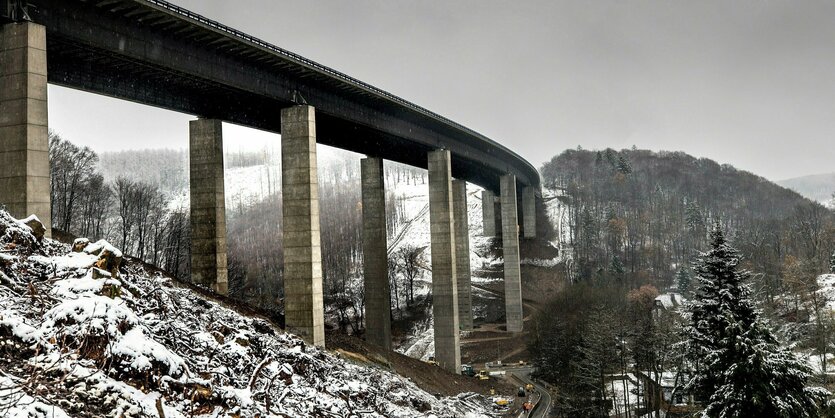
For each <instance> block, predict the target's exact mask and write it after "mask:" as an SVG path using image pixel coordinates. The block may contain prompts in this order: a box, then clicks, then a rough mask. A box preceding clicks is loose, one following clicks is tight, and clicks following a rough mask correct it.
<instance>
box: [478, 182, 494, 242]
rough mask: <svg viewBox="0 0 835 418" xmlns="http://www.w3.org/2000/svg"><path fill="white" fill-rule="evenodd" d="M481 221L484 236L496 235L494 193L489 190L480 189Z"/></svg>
mask: <svg viewBox="0 0 835 418" xmlns="http://www.w3.org/2000/svg"><path fill="white" fill-rule="evenodd" d="M481 218H482V219H481V222H482V224H483V225H484V229H483V233H482V235H484V236H485V237H495V236H496V195H495V194H494V193H493V192H491V191H490V190H482V191H481Z"/></svg>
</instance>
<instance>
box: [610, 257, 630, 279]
mask: <svg viewBox="0 0 835 418" xmlns="http://www.w3.org/2000/svg"><path fill="white" fill-rule="evenodd" d="M609 274H611V275H612V277H614V278H615V279H617V280H618V281H623V279H624V276H625V275H626V268H625V267H624V266H623V262H622V261H620V257H618V256H614V257H612V264H610V265H609Z"/></svg>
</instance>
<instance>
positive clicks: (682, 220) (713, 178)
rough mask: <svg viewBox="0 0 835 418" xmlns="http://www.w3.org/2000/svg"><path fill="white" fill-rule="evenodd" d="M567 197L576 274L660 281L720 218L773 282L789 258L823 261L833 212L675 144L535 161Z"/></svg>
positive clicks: (683, 263)
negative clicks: (678, 148)
mask: <svg viewBox="0 0 835 418" xmlns="http://www.w3.org/2000/svg"><path fill="white" fill-rule="evenodd" d="M541 171H542V176H543V181H544V184H545V185H546V187H550V188H555V189H558V190H560V191H561V192H562V193H563V194H564V195H565V197H566V198H567V199H568V207H569V218H570V222H569V223H570V225H569V229H570V240H571V244H572V246H573V248H574V252H575V254H576V267H577V268H576V274H575V279H576V280H609V279H612V280H617V281H626V282H629V283H630V284H632V285H639V284H643V283H651V284H654V285H656V286H658V287H665V286H667V285H670V284H672V283H673V281H674V277H675V276H676V275H677V274H678V272H679V270H680V269H682V268H685V269H686V268H687V266H688V265H689V263H690V261H692V259H693V256H694V255H695V254H696V251H697V250H700V249H703V248H704V245H705V244H706V237H707V230H708V226H709V225H711V223H712V222H714V221H717V220H718V221H720V222H721V224H722V225H723V227H725V228H726V230H727V231H729V233H730V235H731V236H732V238H733V239H734V241H735V242H737V244H738V245H739V246H740V247H741V250H742V251H743V254H745V255H746V256H747V257H746V259H747V260H748V261H749V262H751V263H754V264H755V265H754V266H752V267H754V269H755V270H757V271H760V272H762V273H764V274H765V275H766V276H767V277H764V279H765V280H766V281H767V282H768V285H769V286H771V288H772V291H774V290H775V289H774V286H776V282H775V281H774V280H775V279H779V278H781V277H780V276H781V275H782V273H781V271H782V269H781V267H782V266H783V265H784V263H785V262H786V261H787V260H789V261H790V262H791V260H792V259H794V260H797V261H798V262H801V263H804V264H809V265H811V266H814V267H815V268H817V269H819V270H820V269H824V268H825V266H826V264H827V263H828V258H829V255H830V254H831V253H832V250H833V249H835V248H833V242H832V233H833V232H832V219H833V217H832V213H831V212H830V211H829V210H827V209H826V208H825V207H823V206H822V205H820V204H818V203H815V202H812V201H810V200H808V199H805V198H803V197H801V196H800V195H799V194H797V193H795V192H793V191H791V190H788V189H784V188H782V187H780V186H777V185H775V184H774V183H771V182H769V181H768V180H766V179H764V178H762V177H759V176H756V175H754V174H751V173H748V172H745V171H741V170H737V169H735V168H734V167H732V166H730V165H727V164H724V165H722V164H719V163H717V162H715V161H712V160H709V159H706V158H695V157H692V156H689V155H687V154H685V153H682V152H663V151H662V152H659V153H655V152H652V151H646V150H636V149H632V150H621V151H615V150H613V149H606V150H602V151H587V150H582V149H577V150H567V151H565V152H563V153H562V154H560V155H558V156H556V157H554V158H553V159H552V160H551V161H549V162H548V163H546V164H545V165H544V166H543V167H542V170H541Z"/></svg>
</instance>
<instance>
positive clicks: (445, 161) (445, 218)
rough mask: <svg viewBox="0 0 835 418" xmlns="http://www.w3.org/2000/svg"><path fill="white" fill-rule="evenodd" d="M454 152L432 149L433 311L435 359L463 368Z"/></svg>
mask: <svg viewBox="0 0 835 418" xmlns="http://www.w3.org/2000/svg"><path fill="white" fill-rule="evenodd" d="M451 174H452V173H451V168H450V153H449V151H448V150H437V151H432V152H430V153H429V224H430V234H431V248H432V313H433V315H434V318H435V361H437V362H438V364H439V365H440V366H441V367H443V368H444V369H446V370H448V371H450V372H453V373H458V372H459V370H460V369H461V346H460V344H459V340H460V330H459V328H458V292H457V290H456V287H457V282H456V275H455V268H456V263H455V226H454V222H455V220H454V217H453V208H452V205H453V204H452V175H451Z"/></svg>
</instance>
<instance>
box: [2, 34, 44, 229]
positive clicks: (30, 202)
mask: <svg viewBox="0 0 835 418" xmlns="http://www.w3.org/2000/svg"><path fill="white" fill-rule="evenodd" d="M46 84H47V83H46V28H44V27H43V26H41V25H38V24H35V23H31V22H22V23H9V24H5V25H2V26H0V207H2V206H5V207H6V210H8V211H9V213H10V214H11V215H12V216H14V217H16V218H24V217H27V216H29V215H32V214H34V215H36V216H37V217H38V218H39V219H40V220H41V222H42V223H43V225H44V227H46V234H45V235H46V236H48V237H49V236H52V212H51V207H50V192H49V129H48V128H47V126H48V118H47V92H46Z"/></svg>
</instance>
